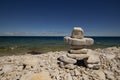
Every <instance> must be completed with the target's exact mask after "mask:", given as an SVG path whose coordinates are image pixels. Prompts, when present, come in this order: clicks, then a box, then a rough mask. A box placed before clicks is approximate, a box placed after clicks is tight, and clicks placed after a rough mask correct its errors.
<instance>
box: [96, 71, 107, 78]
mask: <svg viewBox="0 0 120 80" xmlns="http://www.w3.org/2000/svg"><path fill="white" fill-rule="evenodd" d="M94 73H95V74H97V75H98V76H99V79H100V80H106V78H105V74H104V72H103V71H102V70H94Z"/></svg>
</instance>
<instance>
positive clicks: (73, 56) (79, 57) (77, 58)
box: [67, 54, 89, 60]
mask: <svg viewBox="0 0 120 80" xmlns="http://www.w3.org/2000/svg"><path fill="white" fill-rule="evenodd" d="M67 56H68V57H70V58H73V59H76V60H82V59H85V58H88V57H89V56H88V55H87V54H67Z"/></svg>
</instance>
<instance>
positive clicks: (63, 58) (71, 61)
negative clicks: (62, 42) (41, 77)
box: [58, 56, 77, 64]
mask: <svg viewBox="0 0 120 80" xmlns="http://www.w3.org/2000/svg"><path fill="white" fill-rule="evenodd" d="M58 59H59V60H60V61H62V62H64V63H67V64H74V63H76V62H77V60H75V59H72V58H69V57H67V56H60V57H59V58H58Z"/></svg>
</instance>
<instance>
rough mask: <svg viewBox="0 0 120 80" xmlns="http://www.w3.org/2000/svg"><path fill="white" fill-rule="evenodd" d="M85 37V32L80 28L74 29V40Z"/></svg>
mask: <svg viewBox="0 0 120 80" xmlns="http://www.w3.org/2000/svg"><path fill="white" fill-rule="evenodd" d="M83 37H84V31H83V29H82V28H80V27H74V29H73V31H72V38H77V39H82V38H83Z"/></svg>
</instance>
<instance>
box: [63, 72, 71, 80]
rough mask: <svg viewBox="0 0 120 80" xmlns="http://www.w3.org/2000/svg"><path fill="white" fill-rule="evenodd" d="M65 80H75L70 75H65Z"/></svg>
mask: <svg viewBox="0 0 120 80" xmlns="http://www.w3.org/2000/svg"><path fill="white" fill-rule="evenodd" d="M64 80H73V79H72V76H71V75H70V73H67V74H66V75H65V79H64Z"/></svg>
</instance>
